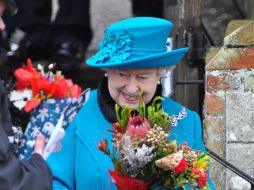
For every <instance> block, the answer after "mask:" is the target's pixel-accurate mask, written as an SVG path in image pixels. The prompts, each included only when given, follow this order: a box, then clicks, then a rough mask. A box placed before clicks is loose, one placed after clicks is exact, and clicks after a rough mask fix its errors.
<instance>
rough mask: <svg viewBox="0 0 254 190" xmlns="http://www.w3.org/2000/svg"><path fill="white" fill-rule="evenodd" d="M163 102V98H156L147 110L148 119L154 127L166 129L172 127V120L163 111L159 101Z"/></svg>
mask: <svg viewBox="0 0 254 190" xmlns="http://www.w3.org/2000/svg"><path fill="white" fill-rule="evenodd" d="M162 100H163V98H162V97H160V96H156V97H155V98H154V100H153V103H152V105H151V106H149V107H148V108H147V118H148V121H149V122H150V123H151V124H152V125H155V124H156V125H157V126H160V127H166V126H169V125H170V123H171V121H172V119H171V118H170V117H169V116H168V114H167V113H166V112H164V111H163V110H162V109H161V104H160V103H158V101H162Z"/></svg>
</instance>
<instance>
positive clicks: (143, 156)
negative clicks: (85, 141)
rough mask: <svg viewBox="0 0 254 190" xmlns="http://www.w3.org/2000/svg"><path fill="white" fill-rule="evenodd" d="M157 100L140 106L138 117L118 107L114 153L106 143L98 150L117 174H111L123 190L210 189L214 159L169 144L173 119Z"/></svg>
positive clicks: (157, 98) (103, 142)
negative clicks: (154, 187) (153, 188)
mask: <svg viewBox="0 0 254 190" xmlns="http://www.w3.org/2000/svg"><path fill="white" fill-rule="evenodd" d="M161 100H163V99H162V98H161V97H156V98H155V99H154V100H153V103H152V105H151V106H148V107H146V105H145V103H144V102H139V104H138V108H137V114H136V115H135V114H134V115H133V114H132V113H131V111H132V110H131V108H129V107H128V106H123V107H121V108H120V107H119V106H118V105H117V104H116V106H115V111H116V117H117V122H116V123H113V125H112V128H113V129H110V131H112V132H113V136H112V142H113V149H112V150H111V149H110V148H109V146H108V141H107V140H106V139H102V140H101V141H100V143H98V148H99V150H101V151H102V152H104V153H105V154H106V155H108V156H109V157H110V158H111V160H112V162H113V164H114V170H113V171H111V170H109V174H110V176H111V178H112V180H113V182H114V183H115V184H116V186H117V188H118V189H119V190H127V189H139V190H145V189H148V187H149V186H150V185H151V184H153V183H154V182H155V181H160V183H161V185H162V186H163V187H165V188H167V189H174V187H184V185H185V184H189V185H190V187H191V188H193V189H194V188H195V187H197V186H198V187H199V188H200V189H202V190H206V189H208V187H207V179H208V177H207V170H208V165H209V161H210V157H209V156H208V155H207V154H206V153H202V152H199V151H196V150H193V149H191V148H190V147H188V145H187V144H186V143H183V144H180V145H179V144H178V143H177V142H176V141H169V140H168V135H169V133H170V126H171V122H172V119H173V117H169V116H168V114H167V113H166V112H164V111H163V110H162V109H161V104H160V103H158V101H161Z"/></svg>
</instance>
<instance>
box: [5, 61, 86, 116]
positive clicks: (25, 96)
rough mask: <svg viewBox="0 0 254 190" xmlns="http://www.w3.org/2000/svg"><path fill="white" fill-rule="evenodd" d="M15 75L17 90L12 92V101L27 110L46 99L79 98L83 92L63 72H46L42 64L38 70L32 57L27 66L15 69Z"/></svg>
mask: <svg viewBox="0 0 254 190" xmlns="http://www.w3.org/2000/svg"><path fill="white" fill-rule="evenodd" d="M50 67H51V66H49V69H50ZM14 76H15V78H16V80H17V82H16V88H17V90H13V91H12V92H11V94H10V101H12V102H13V103H14V105H15V106H16V107H17V108H19V109H20V110H21V109H24V110H25V111H26V112H30V111H31V110H33V109H34V108H36V107H38V106H39V105H40V103H41V102H42V101H43V100H45V99H49V98H52V99H54V98H55V99H62V98H68V97H69V98H78V97H79V95H80V93H81V87H80V86H78V85H76V84H73V82H72V80H71V79H65V78H64V76H63V75H61V72H56V74H53V72H51V71H49V72H44V68H43V67H42V66H41V65H38V70H36V69H35V68H34V67H33V64H32V61H31V60H30V59H27V65H26V66H23V67H21V68H18V69H16V70H15V71H14Z"/></svg>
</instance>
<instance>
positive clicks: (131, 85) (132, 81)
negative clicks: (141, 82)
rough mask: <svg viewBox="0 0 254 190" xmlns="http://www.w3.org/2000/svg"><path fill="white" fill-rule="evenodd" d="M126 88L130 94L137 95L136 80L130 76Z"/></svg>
mask: <svg viewBox="0 0 254 190" xmlns="http://www.w3.org/2000/svg"><path fill="white" fill-rule="evenodd" d="M126 90H127V91H128V93H130V94H133V95H137V93H138V92H139V90H140V88H139V86H138V82H137V81H136V79H133V78H131V79H130V80H129V81H128V83H127V85H126Z"/></svg>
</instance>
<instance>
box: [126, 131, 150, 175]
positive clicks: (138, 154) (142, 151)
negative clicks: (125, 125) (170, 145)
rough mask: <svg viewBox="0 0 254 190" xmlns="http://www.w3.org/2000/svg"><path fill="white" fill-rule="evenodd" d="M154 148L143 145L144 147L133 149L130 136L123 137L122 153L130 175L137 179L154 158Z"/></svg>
mask: <svg viewBox="0 0 254 190" xmlns="http://www.w3.org/2000/svg"><path fill="white" fill-rule="evenodd" d="M153 149H154V147H148V146H147V145H145V144H143V145H142V147H138V148H133V146H132V143H131V138H130V136H129V135H125V136H124V137H123V145H122V153H123V154H124V157H123V160H124V161H125V163H126V170H127V173H128V174H129V175H131V176H132V177H135V176H137V175H138V174H139V172H140V170H142V169H143V168H144V167H145V166H146V165H147V164H148V163H149V162H151V161H152V159H153V158H154V156H155V155H154V154H153Z"/></svg>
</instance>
